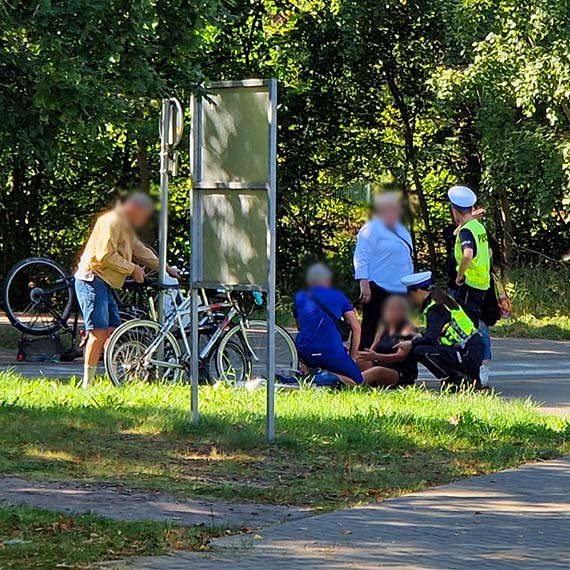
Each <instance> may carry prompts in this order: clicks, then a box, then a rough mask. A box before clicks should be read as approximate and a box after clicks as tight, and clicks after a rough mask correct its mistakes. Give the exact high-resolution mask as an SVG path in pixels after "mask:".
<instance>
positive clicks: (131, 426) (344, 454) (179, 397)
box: [0, 373, 570, 508]
mask: <svg viewBox="0 0 570 570" xmlns="http://www.w3.org/2000/svg"><path fill="white" fill-rule="evenodd" d="M0 394H2V395H1V396H0V429H1V430H2V434H3V437H2V439H0V470H1V471H2V472H3V473H5V474H6V473H11V474H18V475H24V476H26V477H33V478H46V479H84V480H85V479H86V480H91V481H105V482H110V483H113V484H116V485H126V486H129V487H133V488H142V489H153V490H163V491H168V492H170V493H174V494H177V495H181V496H186V497H196V496H209V497H218V498H223V499H228V500H253V501H264V502H269V503H293V504H306V505H311V506H313V507H321V508H334V507H336V506H342V505H348V504H356V503H360V502H365V501H369V500H371V499H378V498H383V497H387V496H393V495H398V494H401V493H405V492H409V491H412V490H417V489H421V488H425V487H427V486H431V485H437V484H440V483H443V482H447V481H450V480H453V479H456V478H460V477H464V476H468V475H476V474H480V473H486V472H491V471H495V470H499V469H503V468H506V467H510V466H513V465H516V464H518V463H521V462H523V461H528V460H533V459H539V458H549V457H554V456H557V455H560V454H562V453H565V452H568V451H570V445H569V444H568V441H567V440H568V435H569V434H570V428H569V424H568V423H567V422H566V421H565V420H563V419H561V418H558V417H544V416H542V415H540V414H538V413H537V412H536V410H535V407H534V405H533V404H532V403H531V402H529V401H509V402H506V401H504V400H502V399H501V398H500V397H498V396H493V395H482V394H468V393H465V394H456V395H452V394H436V393H433V392H429V391H426V390H423V389H420V388H417V389H411V390H402V391H392V392H382V391H374V390H367V389H358V390H345V391H340V392H329V391H326V390H313V389H303V390H300V391H297V392H290V393H280V394H278V396H277V402H276V407H277V439H276V442H275V443H274V444H272V445H270V444H268V443H266V441H265V393H264V392H263V391H258V392H254V393H250V392H248V391H246V390H239V389H231V388H222V389H217V390H215V389H213V388H211V387H206V386H205V387H201V389H200V413H201V419H200V424H199V425H198V426H194V425H192V423H191V422H190V390H189V387H188V386H184V385H177V386H165V385H147V384H136V385H129V386H126V387H123V388H121V389H117V388H114V387H112V386H111V385H110V383H108V382H105V381H100V382H98V383H96V384H95V385H94V386H92V387H91V388H89V389H88V390H86V391H83V390H80V389H79V388H78V387H76V386H74V385H72V384H65V383H59V382H57V381H50V380H34V381H27V380H25V379H23V378H21V377H18V376H16V375H15V374H13V373H3V374H0Z"/></svg>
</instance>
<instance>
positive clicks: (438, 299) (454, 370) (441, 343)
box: [398, 271, 484, 387]
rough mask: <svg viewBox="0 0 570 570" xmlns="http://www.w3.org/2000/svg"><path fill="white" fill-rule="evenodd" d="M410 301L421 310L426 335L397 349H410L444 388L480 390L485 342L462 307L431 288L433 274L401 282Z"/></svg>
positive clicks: (417, 274) (409, 276)
mask: <svg viewBox="0 0 570 570" xmlns="http://www.w3.org/2000/svg"><path fill="white" fill-rule="evenodd" d="M402 283H403V284H404V285H405V286H406V287H407V289H408V295H409V297H410V299H411V301H412V302H413V303H414V304H415V305H417V306H418V307H420V308H421V311H422V313H423V315H424V318H425V322H426V328H425V332H424V333H423V334H421V335H418V336H416V337H415V338H414V339H413V340H407V341H403V342H401V343H400V344H399V345H398V346H402V347H404V348H407V347H409V346H410V345H411V347H412V348H413V354H414V356H415V357H416V358H417V360H418V362H420V363H422V364H423V365H424V366H425V367H426V368H427V369H428V370H429V371H430V372H431V373H432V374H433V375H434V376H435V377H436V378H437V379H439V380H441V383H442V387H444V386H446V385H452V386H460V385H464V384H465V383H468V384H469V383H471V384H472V385H474V386H475V387H478V386H479V384H480V382H479V368H480V366H481V362H482V361H483V350H484V349H483V341H482V340H481V336H480V335H479V331H478V330H477V327H476V326H475V325H474V324H473V321H471V319H470V318H469V317H468V316H467V314H466V313H465V311H464V310H463V309H462V308H461V306H460V305H459V304H458V303H457V302H456V301H455V300H454V299H452V298H451V297H450V296H449V295H448V294H447V293H446V292H445V291H443V289H439V288H437V287H432V274H431V271H425V272H423V273H414V274H413V275H408V276H407V277H404V278H403V279H402Z"/></svg>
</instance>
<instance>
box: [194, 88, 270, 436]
mask: <svg viewBox="0 0 570 570" xmlns="http://www.w3.org/2000/svg"><path fill="white" fill-rule="evenodd" d="M191 113H192V134H191V160H192V231H191V233H192V259H191V288H192V298H193V300H194V303H193V310H192V354H193V355H196V354H197V353H198V311H197V306H198V291H199V289H200V288H219V287H223V288H226V289H240V290H246V291H247V290H250V291H255V290H258V291H264V292H266V294H267V314H268V339H267V342H268V357H267V432H268V438H269V439H270V440H271V439H273V435H274V405H273V401H274V380H275V211H276V156H277V81H276V80H274V79H268V80H258V79H251V80H245V81H220V82H215V83H212V84H211V85H210V88H209V89H208V94H207V96H204V97H194V98H193V99H192V108H191ZM192 360H193V362H192V396H193V397H192V417H193V420H194V421H198V359H197V358H195V357H194V358H193V359H192Z"/></svg>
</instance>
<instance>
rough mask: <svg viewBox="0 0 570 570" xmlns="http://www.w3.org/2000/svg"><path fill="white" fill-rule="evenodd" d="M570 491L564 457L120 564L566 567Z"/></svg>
mask: <svg viewBox="0 0 570 570" xmlns="http://www.w3.org/2000/svg"><path fill="white" fill-rule="evenodd" d="M569 489H570V458H565V459H561V460H558V461H549V462H544V463H539V464H531V465H526V466H524V467H522V468H520V469H513V470H509V471H504V472H502V473H498V474H494V475H487V476H483V477H476V478H473V479H467V480H464V481H462V482H459V483H454V484H451V485H445V486H443V487H438V488H435V489H432V490H429V491H425V492H422V493H414V494H412V495H407V496H404V497H401V498H398V499H390V500H387V501H386V502H384V503H380V504H375V505H371V506H366V507H359V508H354V509H347V510H344V511H337V512H336V513H330V514H326V515H320V516H315V517H312V518H309V519H305V520H302V521H296V522H290V523H286V524H283V525H281V526H278V527H275V528H273V529H269V530H266V531H261V532H260V533H259V534H250V535H242V536H236V537H231V538H229V539H228V538H225V539H220V540H218V541H215V542H214V544H213V551H212V552H208V553H205V554H202V553H176V554H174V555H170V556H162V557H156V558H147V559H138V560H132V561H129V562H125V563H119V564H116V565H115V566H113V568H117V569H118V568H121V569H125V568H127V569H130V570H217V569H220V570H221V569H224V570H225V569H231V570H280V569H283V570H284V569H293V568H295V569H297V568H307V569H308V568H310V569H314V570H319V569H323V570H324V569H326V570H348V569H355V570H357V569H362V570H373V569H377V568H390V569H392V570H460V569H461V570H507V569H508V570H512V569H515V568H516V569H517V570H531V569H532V570H556V569H564V570H568V569H569V568H570V542H569V538H570V502H569V500H570V499H569V496H568V495H569V493H568V491H569Z"/></svg>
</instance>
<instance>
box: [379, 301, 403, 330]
mask: <svg viewBox="0 0 570 570" xmlns="http://www.w3.org/2000/svg"><path fill="white" fill-rule="evenodd" d="M382 320H383V321H384V322H385V323H386V324H387V325H394V326H396V325H398V324H400V323H403V322H405V321H407V320H408V302H407V301H406V299H404V298H402V297H390V298H389V299H388V300H387V301H386V303H385V304H384V314H383V319H382Z"/></svg>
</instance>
